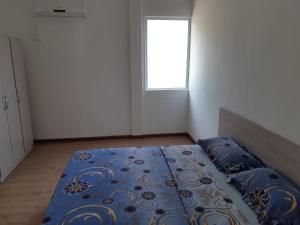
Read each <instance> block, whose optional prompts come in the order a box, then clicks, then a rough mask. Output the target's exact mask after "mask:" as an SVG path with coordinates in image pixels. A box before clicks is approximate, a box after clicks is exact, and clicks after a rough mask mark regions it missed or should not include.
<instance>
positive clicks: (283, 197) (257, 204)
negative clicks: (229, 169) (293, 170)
mask: <svg viewBox="0 0 300 225" xmlns="http://www.w3.org/2000/svg"><path fill="white" fill-rule="evenodd" d="M228 178H229V179H228V182H229V183H231V184H233V185H234V186H235V187H236V188H237V190H238V191H239V192H240V193H241V194H242V195H243V198H244V201H246V203H248V205H249V206H250V207H251V208H252V209H253V210H254V211H255V213H256V214H257V218H258V222H259V223H260V224H263V225H300V205H299V204H300V191H299V190H297V188H296V187H295V186H294V185H293V184H292V183H290V182H289V181H287V180H286V179H285V178H284V177H283V176H281V175H280V174H279V173H278V172H276V171H275V170H273V169H270V168H258V169H254V170H249V171H244V172H241V173H237V174H232V175H229V177H228Z"/></svg>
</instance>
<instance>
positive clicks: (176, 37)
mask: <svg viewBox="0 0 300 225" xmlns="http://www.w3.org/2000/svg"><path fill="white" fill-rule="evenodd" d="M188 40H189V20H151V19H148V20H147V49H146V52H147V53H146V55H147V56H146V59H147V60H146V61H147V67H146V68H147V82H146V83H147V89H182V88H186V86H187V60H188V43H189V41H188Z"/></svg>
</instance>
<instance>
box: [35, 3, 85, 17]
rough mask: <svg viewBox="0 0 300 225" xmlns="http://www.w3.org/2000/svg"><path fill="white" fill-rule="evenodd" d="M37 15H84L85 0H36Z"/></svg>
mask: <svg viewBox="0 0 300 225" xmlns="http://www.w3.org/2000/svg"><path fill="white" fill-rule="evenodd" d="M35 14H36V15H37V16H65V17H84V16H86V9H85V0H36V3H35Z"/></svg>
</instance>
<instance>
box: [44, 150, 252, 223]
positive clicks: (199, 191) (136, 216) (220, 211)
mask: <svg viewBox="0 0 300 225" xmlns="http://www.w3.org/2000/svg"><path fill="white" fill-rule="evenodd" d="M200 151H202V150H201V147H200V146H198V145H191V146H169V147H143V148H116V149H97V150H89V151H79V152H75V153H74V154H73V156H72V158H71V159H70V161H69V163H68V165H67V167H66V169H65V171H64V173H63V174H62V176H61V179H60V181H59V183H58V185H57V187H56V190H55V192H54V194H53V196H52V199H51V201H50V204H49V206H48V209H47V211H46V214H45V217H44V219H43V221H42V224H47V225H98V224H105V225H127V224H128V225H190V224H192V225H196V224H199V225H244V224H247V223H246V222H245V220H244V218H243V216H241V215H240V214H239V212H238V210H236V208H235V207H234V206H233V203H232V201H231V200H230V199H229V198H228V197H227V195H226V194H225V193H224V192H223V191H222V190H221V188H219V187H218V185H217V184H216V182H215V180H214V178H213V176H212V175H211V174H210V173H209V172H207V170H206V168H205V164H204V163H203V162H202V161H201V157H200V154H199V153H200Z"/></svg>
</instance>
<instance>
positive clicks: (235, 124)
mask: <svg viewBox="0 0 300 225" xmlns="http://www.w3.org/2000/svg"><path fill="white" fill-rule="evenodd" d="M219 136H226V137H231V138H233V139H234V140H236V141H237V142H239V143H240V144H241V145H243V146H246V147H247V148H248V149H249V150H250V151H251V152H253V153H254V154H256V155H257V156H258V157H259V158H261V159H262V160H263V161H264V162H265V163H267V164H268V165H270V166H272V167H273V168H275V169H277V170H278V171H280V172H281V173H282V174H284V175H285V176H286V177H287V178H289V179H290V180H291V181H293V182H294V183H295V184H297V185H298V186H299V187H300V147H299V146H298V145H296V144H294V143H292V142H290V141H288V140H286V139H284V138H283V137H280V136H279V135H277V134H274V133H272V132H271V131H268V130H266V129H265V128H263V127H261V126H259V125H257V124H255V123H253V122H251V121H249V120H247V119H245V118H243V117H241V116H239V115H237V114H235V113H232V112H230V111H228V110H226V109H224V108H221V109H220V114H219Z"/></svg>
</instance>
